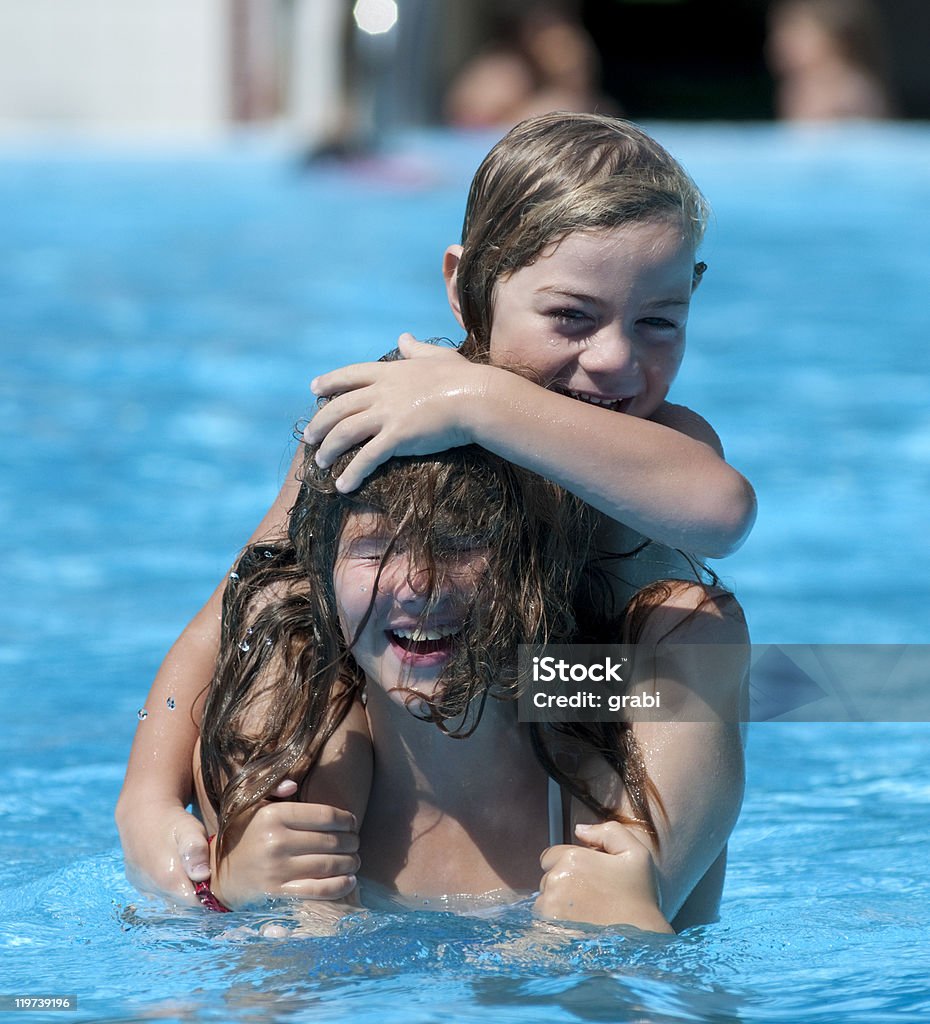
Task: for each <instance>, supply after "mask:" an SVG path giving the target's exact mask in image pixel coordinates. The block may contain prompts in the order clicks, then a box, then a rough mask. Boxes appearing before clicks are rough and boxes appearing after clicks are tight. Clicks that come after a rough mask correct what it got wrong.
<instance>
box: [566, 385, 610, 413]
mask: <svg viewBox="0 0 930 1024" xmlns="http://www.w3.org/2000/svg"><path fill="white" fill-rule="evenodd" d="M565 390H566V392H567V393H568V395H569V396H570V397H571V398H576V399H578V401H579V402H587V403H588V405H599V406H602V407H603V408H605V409H616V408H618V407H619V405H620V403H621V402H622V401H623V399H622V398H598V397H597V396H596V395H583V394H582V393H581V392H580V391H572V390H570V389H569V388H566V389H565Z"/></svg>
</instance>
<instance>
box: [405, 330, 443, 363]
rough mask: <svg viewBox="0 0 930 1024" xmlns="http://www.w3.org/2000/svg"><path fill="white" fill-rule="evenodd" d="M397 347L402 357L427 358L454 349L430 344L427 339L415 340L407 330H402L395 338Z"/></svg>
mask: <svg viewBox="0 0 930 1024" xmlns="http://www.w3.org/2000/svg"><path fill="white" fill-rule="evenodd" d="M397 347H398V349H399V350H400V354H401V355H402V356H403V357H404V359H423V358H425V359H429V358H430V357H431V356H439V357H440V358H441V357H442V356H444V355H448V354H449V353H450V352H451V353H454V351H455V350H454V349H450V348H442V347H441V346H439V345H431V344H430V343H429V342H427V341H417V339H416V338H415V337H414V336H413V335H412V334H411V333H410V332H409V331H404V333H403V334H402V335H401V336H400V337H399V338H398V339H397Z"/></svg>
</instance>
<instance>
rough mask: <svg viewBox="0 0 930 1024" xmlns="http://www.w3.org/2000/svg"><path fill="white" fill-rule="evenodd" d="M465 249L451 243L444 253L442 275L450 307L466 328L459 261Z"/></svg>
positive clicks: (461, 325)
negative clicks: (460, 297) (461, 299)
mask: <svg viewBox="0 0 930 1024" xmlns="http://www.w3.org/2000/svg"><path fill="white" fill-rule="evenodd" d="M463 252H464V250H463V249H462V247H461V246H460V245H450V246H449V248H448V249H446V251H445V253H443V257H442V276H443V278H444V279H445V282H446V298H447V299H448V300H449V308H450V309H451V310H452V313H453V315H454V316H455V319H456V320H458V322H459V327H461V328H462V329H463V330H464V329H465V322H464V321H463V320H462V304H461V302H459V278H458V274H459V263H460V262H461V260H462V253H463Z"/></svg>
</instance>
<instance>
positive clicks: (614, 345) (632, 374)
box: [578, 324, 642, 387]
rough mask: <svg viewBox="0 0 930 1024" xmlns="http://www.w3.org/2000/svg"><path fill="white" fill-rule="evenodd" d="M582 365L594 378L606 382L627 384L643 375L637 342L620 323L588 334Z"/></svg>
mask: <svg viewBox="0 0 930 1024" xmlns="http://www.w3.org/2000/svg"><path fill="white" fill-rule="evenodd" d="M578 365H579V366H580V367H581V368H582V369H583V370H584V371H585V373H587V374H588V376H589V377H591V378H592V379H596V380H598V381H599V382H601V383H603V384H605V385H620V384H623V385H625V386H626V387H628V386H629V385H630V383H632V382H638V381H639V379H640V378H641V376H642V367H641V366H640V361H639V353H638V351H637V346H636V342H635V341H634V339H633V338H631V337H630V335H629V334H628V333H627V331H626V330H625V329H624V328H623V327H622V326H620V325H616V324H615V325H611V326H609V327H605V328H604V329H603V330H600V331H598V332H597V334H595V335H593V336H592V337H590V338H588V342H587V345H586V347H585V349H584V351H583V352H582V353H581V355H580V356H579V358H578Z"/></svg>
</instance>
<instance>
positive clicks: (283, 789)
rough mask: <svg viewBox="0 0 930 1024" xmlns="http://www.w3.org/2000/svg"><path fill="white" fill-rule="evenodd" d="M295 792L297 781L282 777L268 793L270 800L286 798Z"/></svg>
mask: <svg viewBox="0 0 930 1024" xmlns="http://www.w3.org/2000/svg"><path fill="white" fill-rule="evenodd" d="M296 792H297V783H296V782H295V781H294V780H293V779H283V780H282V781H281V782H279V783H278V784H277V786H275V788H274V789H273V790H272V791H271V792H270V793H269V794H268V798H269V799H270V800H287V799H288V797H292V796H293V795H294V794H295V793H296Z"/></svg>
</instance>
